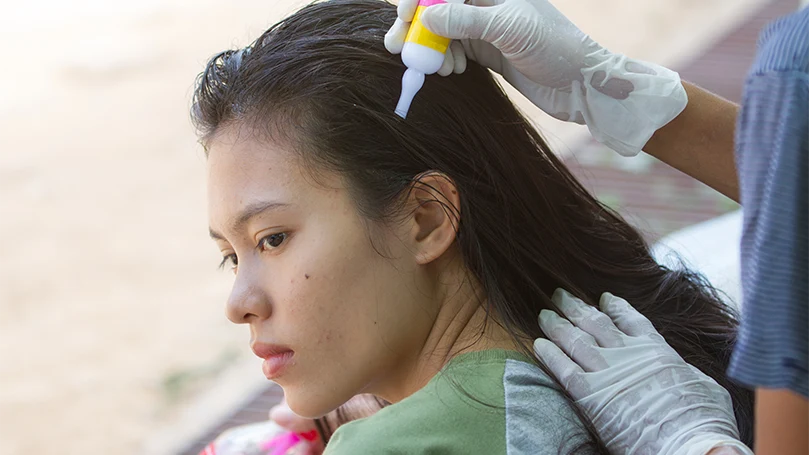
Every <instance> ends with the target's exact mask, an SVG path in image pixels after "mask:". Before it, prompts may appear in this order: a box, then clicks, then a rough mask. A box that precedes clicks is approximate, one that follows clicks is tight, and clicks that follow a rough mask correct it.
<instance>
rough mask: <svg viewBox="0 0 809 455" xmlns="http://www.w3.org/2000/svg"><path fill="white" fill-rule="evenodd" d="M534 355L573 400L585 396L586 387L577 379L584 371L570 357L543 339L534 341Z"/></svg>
mask: <svg viewBox="0 0 809 455" xmlns="http://www.w3.org/2000/svg"><path fill="white" fill-rule="evenodd" d="M534 354H536V356H537V358H538V359H539V360H541V361H542V363H544V364H545V366H546V367H548V369H549V370H551V373H553V375H554V376H555V377H556V379H557V380H558V381H559V383H560V384H562V387H564V388H565V390H567V391H568V392H570V394H571V395H573V397H574V398H575V399H579V398H581V397H582V396H584V395H586V393H587V390H586V387H584V384H583V383H582V381H580V380H579V379H578V378H581V375H583V374H584V370H582V369H581V367H580V366H579V365H577V364H576V362H574V361H572V360H570V357H568V356H567V355H566V354H565V353H564V352H562V350H561V349H559V346H557V345H555V344H553V342H551V341H548V340H546V339H544V338H537V339H536V340H534Z"/></svg>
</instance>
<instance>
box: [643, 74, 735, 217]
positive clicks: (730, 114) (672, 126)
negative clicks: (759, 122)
mask: <svg viewBox="0 0 809 455" xmlns="http://www.w3.org/2000/svg"><path fill="white" fill-rule="evenodd" d="M683 86H684V87H685V91H686V93H687V94H688V105H686V108H685V110H683V112H682V113H680V115H678V116H677V117H676V118H675V119H674V120H672V121H671V122H669V123H668V124H666V125H665V126H663V127H662V128H660V129H659V130H657V131H656V132H655V133H654V135H653V136H652V138H651V139H650V140H649V142H647V143H646V146H645V147H644V148H643V150H644V151H645V152H646V153H648V154H650V155H652V156H654V157H655V158H657V159H659V160H661V161H663V162H664V163H666V164H668V165H669V166H671V167H673V168H675V169H677V170H679V171H681V172H683V173H685V174H687V175H690V176H691V177H694V178H695V179H697V180H699V181H700V182H702V183H704V184H706V185H708V186H710V187H711V188H713V189H715V190H716V191H719V192H720V193H722V194H724V195H725V196H727V197H729V198H731V199H733V200H734V201H736V202H739V179H738V177H737V174H736V163H735V160H734V154H733V137H734V136H733V135H734V129H735V125H736V117H737V115H738V112H739V106H738V105H736V104H735V103H732V102H730V101H728V100H726V99H724V98H722V97H720V96H717V95H714V94H713V93H711V92H708V91H706V90H704V89H702V88H700V87H697V86H696V85H692V84H689V83H687V82H684V83H683Z"/></svg>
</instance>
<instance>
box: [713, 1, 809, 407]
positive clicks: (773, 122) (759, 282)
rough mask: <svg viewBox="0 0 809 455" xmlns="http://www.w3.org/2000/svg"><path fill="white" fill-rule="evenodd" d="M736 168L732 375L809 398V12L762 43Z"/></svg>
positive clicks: (775, 26) (740, 128) (739, 132)
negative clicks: (738, 316) (737, 296)
mask: <svg viewBox="0 0 809 455" xmlns="http://www.w3.org/2000/svg"><path fill="white" fill-rule="evenodd" d="M736 164H737V167H738V171H739V183H740V186H741V202H742V206H743V207H744V228H743V232H742V247H741V250H742V257H741V269H742V292H743V296H744V298H743V302H744V308H743V311H742V325H741V329H740V333H739V339H738V344H737V346H736V349H735V351H734V353H733V357H732V360H731V365H730V371H729V375H730V376H731V378H733V379H734V380H736V381H738V382H740V383H742V384H744V385H747V386H750V387H766V388H776V389H790V390H792V391H794V392H797V393H799V394H801V395H803V396H804V397H809V374H808V373H807V371H808V370H809V335H807V333H809V261H808V260H807V258H808V257H809V8H804V9H802V10H801V11H798V12H796V13H793V14H791V15H788V16H785V17H783V18H780V19H778V20H777V21H775V22H773V23H771V24H770V25H768V26H767V27H766V28H765V30H764V32H763V33H762V34H761V37H760V39H759V48H758V55H757V57H756V61H755V63H754V65H753V68H752V69H751V71H750V73H749V75H748V78H747V81H746V84H745V92H744V96H743V100H742V109H741V113H740V115H739V123H738V125H737V128H736Z"/></svg>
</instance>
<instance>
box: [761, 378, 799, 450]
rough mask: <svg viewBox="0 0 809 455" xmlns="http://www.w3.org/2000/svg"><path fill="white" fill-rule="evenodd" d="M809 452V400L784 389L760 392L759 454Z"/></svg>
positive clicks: (762, 389) (762, 390)
mask: <svg viewBox="0 0 809 455" xmlns="http://www.w3.org/2000/svg"><path fill="white" fill-rule="evenodd" d="M807 453H809V401H807V399H806V398H804V397H802V396H801V395H798V394H797V393H794V392H792V391H789V390H784V389H778V390H776V389H764V388H758V389H756V454H758V455H776V454H777V455H806V454H807Z"/></svg>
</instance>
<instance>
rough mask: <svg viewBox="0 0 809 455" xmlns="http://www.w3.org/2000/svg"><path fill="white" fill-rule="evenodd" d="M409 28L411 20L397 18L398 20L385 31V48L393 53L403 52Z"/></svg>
mask: <svg viewBox="0 0 809 455" xmlns="http://www.w3.org/2000/svg"><path fill="white" fill-rule="evenodd" d="M409 28H410V22H405V21H403V20H402V19H401V18H397V19H396V22H394V23H393V25H392V26H391V28H390V29H389V30H388V32H387V33H385V49H387V50H388V52H390V53H391V54H401V53H402V48H403V47H404V41H405V37H406V36H407V30H408V29H409Z"/></svg>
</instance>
